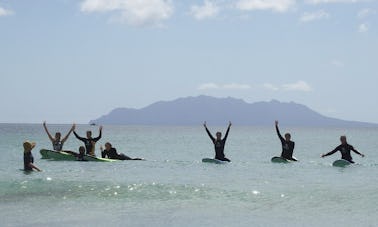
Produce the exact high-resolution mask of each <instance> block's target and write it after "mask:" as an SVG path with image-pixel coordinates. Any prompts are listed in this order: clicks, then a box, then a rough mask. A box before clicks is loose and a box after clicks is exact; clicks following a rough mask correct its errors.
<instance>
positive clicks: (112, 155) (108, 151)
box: [100, 142, 143, 160]
mask: <svg viewBox="0 0 378 227" xmlns="http://www.w3.org/2000/svg"><path fill="white" fill-rule="evenodd" d="M100 149H101V156H102V157H103V158H106V157H107V158H109V159H118V160H143V159H141V158H130V157H129V156H127V155H125V154H122V153H121V154H118V153H117V150H116V149H115V148H114V147H113V146H112V144H111V143H109V142H106V143H105V149H103V147H102V146H101V147H100Z"/></svg>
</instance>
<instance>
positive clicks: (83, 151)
mask: <svg viewBox="0 0 378 227" xmlns="http://www.w3.org/2000/svg"><path fill="white" fill-rule="evenodd" d="M79 153H80V154H84V153H85V147H84V146H80V147H79Z"/></svg>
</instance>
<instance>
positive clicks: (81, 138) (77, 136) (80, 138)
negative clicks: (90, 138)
mask: <svg viewBox="0 0 378 227" xmlns="http://www.w3.org/2000/svg"><path fill="white" fill-rule="evenodd" d="M73 133H74V135H75V137H76V138H77V139H78V140H81V141H83V142H84V141H85V138H83V137H80V136H79V135H78V134H77V133H76V132H75V131H74V132H73Z"/></svg>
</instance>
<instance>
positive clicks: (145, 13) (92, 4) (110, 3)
mask: <svg viewBox="0 0 378 227" xmlns="http://www.w3.org/2000/svg"><path fill="white" fill-rule="evenodd" d="M81 11H82V12H87V13H94V12H99V13H105V12H113V13H117V14H116V16H113V17H112V19H113V20H118V21H121V22H126V23H128V24H130V25H135V26H143V25H161V22H162V21H164V20H166V19H168V18H170V17H171V15H172V14H173V4H172V1H171V0H84V1H83V2H82V3H81Z"/></svg>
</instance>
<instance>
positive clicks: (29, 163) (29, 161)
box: [23, 141, 42, 171]
mask: <svg viewBox="0 0 378 227" xmlns="http://www.w3.org/2000/svg"><path fill="white" fill-rule="evenodd" d="M23 146H24V170H25V171H33V169H35V170H37V171H42V170H40V169H39V168H38V167H37V166H35V165H34V157H33V154H32V153H31V151H32V150H33V148H34V147H35V143H34V142H29V141H25V142H24V143H23Z"/></svg>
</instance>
